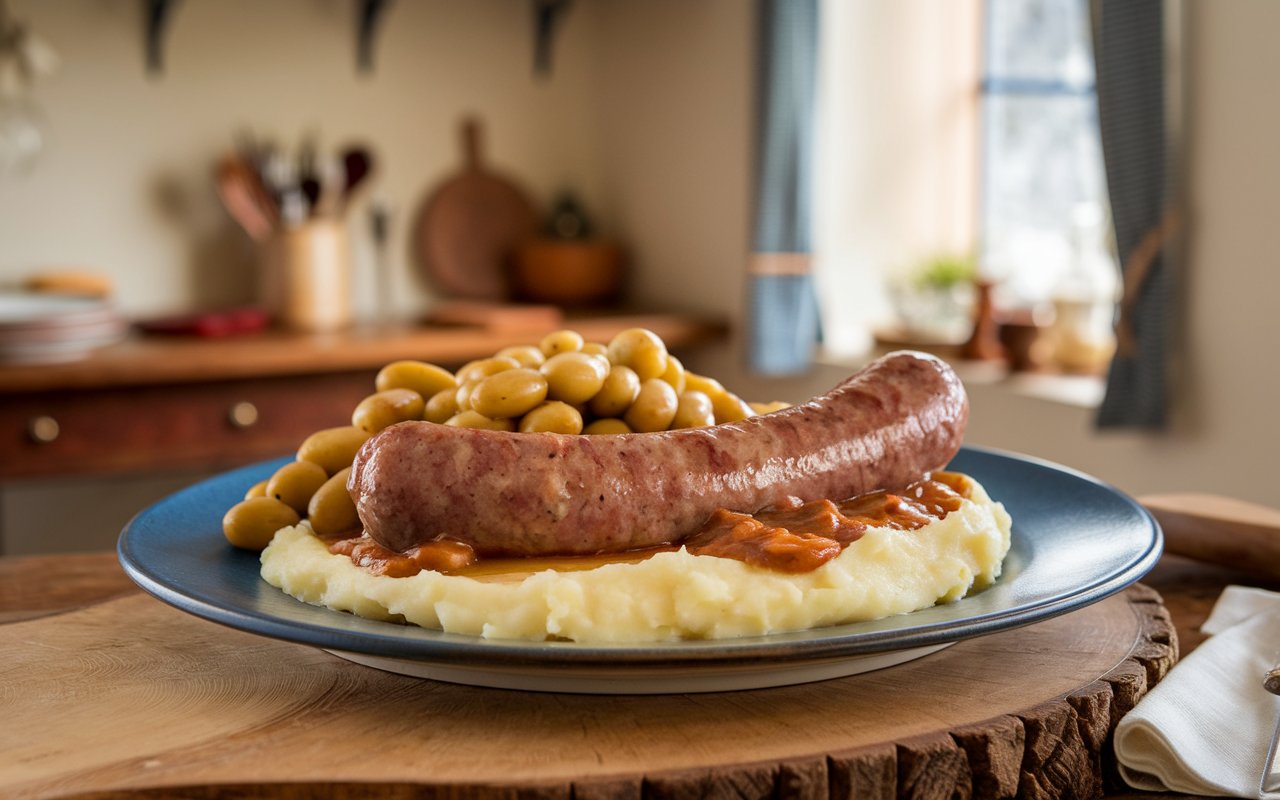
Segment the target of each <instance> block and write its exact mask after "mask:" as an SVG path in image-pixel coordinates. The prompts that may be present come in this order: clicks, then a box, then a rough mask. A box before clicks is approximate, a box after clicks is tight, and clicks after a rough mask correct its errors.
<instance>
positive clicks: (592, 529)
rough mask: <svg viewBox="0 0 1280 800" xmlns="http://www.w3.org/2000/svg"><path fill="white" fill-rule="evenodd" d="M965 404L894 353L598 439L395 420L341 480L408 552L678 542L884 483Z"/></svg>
mask: <svg viewBox="0 0 1280 800" xmlns="http://www.w3.org/2000/svg"><path fill="white" fill-rule="evenodd" d="M968 416H969V402H968V397H967V396H966V394H965V391H964V387H963V386H962V385H961V383H960V380H959V379H958V378H957V377H956V375H955V373H954V372H953V371H952V370H951V368H950V367H949V366H947V364H946V363H945V362H943V361H941V360H939V359H937V358H934V357H933V356H929V355H925V354H923V353H914V352H898V353H891V354H889V355H887V356H885V357H883V358H881V359H879V360H877V361H875V362H873V363H872V364H870V365H868V366H867V367H866V368H865V369H863V370H861V371H859V372H858V373H856V374H855V375H853V376H852V377H850V378H849V379H847V380H846V381H844V382H843V383H841V384H840V385H839V386H837V387H836V388H835V389H833V390H831V391H830V392H829V393H827V394H825V395H822V396H821V397H817V398H815V399H813V400H810V401H809V402H807V403H804V404H802V405H796V406H792V407H790V408H786V409H783V410H781V411H775V412H773V413H770V414H764V415H761V416H757V417H751V418H749V419H745V420H743V421H741V422H733V423H725V424H722V425H716V426H714V427H708V428H688V429H683V430H676V431H668V432H664V433H633V434H618V435H606V436H582V435H563V434H555V433H508V432H503V431H488V430H475V429H468V428H454V427H450V426H445V425H437V424H435V423H431V422H403V423H400V424H398V425H393V426H391V427H389V428H387V429H386V430H384V431H383V432H382V433H380V434H378V435H377V436H375V437H373V438H372V439H370V440H369V441H368V442H366V443H365V445H364V447H363V448H361V450H360V452H359V454H358V455H357V456H356V460H355V465H354V468H353V469H352V472H351V480H350V483H349V484H348V488H349V489H350V491H351V494H352V497H353V498H354V499H355V502H356V508H357V509H358V511H359V514H360V519H361V520H362V521H363V523H364V527H365V530H366V531H367V532H368V533H369V535H370V536H372V537H373V538H374V539H375V540H377V541H378V542H379V543H381V544H382V545H384V546H386V547H389V548H392V549H394V550H405V549H408V548H409V547H412V546H413V545H416V544H421V543H423V542H428V541H432V540H434V539H437V538H441V537H447V538H452V539H458V540H461V541H463V542H466V543H468V544H470V545H471V546H472V547H474V548H475V549H476V551H477V552H478V553H480V554H481V555H487V556H498V555H501V556H536V555H552V554H586V553H597V552H604V551H620V550H630V549H634V548H643V547H652V546H656V545H661V544H667V543H672V542H678V541H680V540H681V539H682V538H683V537H685V536H688V535H689V534H691V533H693V532H694V531H696V530H697V529H698V528H699V527H700V526H701V525H702V524H703V523H704V522H705V521H706V519H707V518H708V517H709V516H710V515H711V513H712V512H714V511H715V510H716V509H717V508H722V507H723V508H729V509H731V510H735V511H746V512H751V511H756V510H758V509H760V508H762V507H764V506H767V505H770V504H773V503H777V502H779V501H782V500H784V499H785V498H787V497H799V498H800V499H802V500H816V499H820V498H824V497H826V498H832V499H843V498H846V497H851V496H853V495H857V494H861V493H863V492H868V491H874V490H876V489H894V488H900V487H902V486H905V485H906V484H908V483H910V482H912V481H914V480H917V479H919V478H920V477H921V476H922V475H923V474H924V473H925V472H928V471H932V470H935V469H939V468H941V467H943V466H945V465H946V464H947V462H948V461H950V460H951V457H952V456H953V455H955V453H956V452H957V451H958V450H959V448H960V441H961V438H962V437H963V434H964V428H965V424H966V422H967V421H968Z"/></svg>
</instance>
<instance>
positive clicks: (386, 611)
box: [262, 481, 1011, 643]
mask: <svg viewBox="0 0 1280 800" xmlns="http://www.w3.org/2000/svg"><path fill="white" fill-rule="evenodd" d="M1010 526H1011V523H1010V519H1009V515H1008V514H1007V513H1006V512H1005V510H1004V507H1003V506H1002V505H1000V504H999V503H996V502H994V501H992V500H991V498H990V497H988V496H987V493H986V491H985V490H984V489H983V488H982V487H981V486H980V485H978V483H977V482H976V481H972V489H971V492H970V497H969V499H967V500H965V501H964V502H963V503H962V505H961V507H960V509H959V510H957V511H953V512H952V513H950V514H948V515H947V516H946V518H945V519H941V520H936V521H934V522H932V523H930V524H928V525H926V526H925V527H924V528H921V529H919V530H915V531H898V530H891V529H886V528H869V529H868V530H867V531H866V533H865V535H863V536H862V538H860V539H858V540H857V541H855V542H854V543H853V544H851V545H849V546H848V547H847V548H845V550H844V552H842V553H841V554H840V555H839V556H838V557H837V558H835V559H833V560H831V561H829V562H828V563H826V564H824V565H823V566H821V567H819V568H818V569H816V570H814V571H812V572H807V573H802V574H787V573H781V572H775V571H771V570H768V569H763V568H760V567H755V566H751V565H748V564H745V563H743V562H741V561H736V560H733V559H727V558H716V557H713V556H695V555H693V554H691V553H689V552H687V551H686V550H684V549H683V548H682V549H680V550H678V551H672V552H663V553H658V554H657V555H654V556H652V557H651V558H649V559H647V560H645V561H641V562H637V563H617V564H606V565H604V566H599V567H596V568H594V569H589V570H580V571H566V572H556V571H554V570H544V571H542V572H536V573H533V574H531V575H528V576H526V577H524V578H523V579H520V580H515V581H511V580H506V581H503V580H492V579H488V580H486V579H484V578H474V577H466V576H460V575H443V574H440V573H437V572H425V571H424V572H421V573H418V574H417V575H413V576H411V577H406V578H391V577H385V576H377V575H373V574H371V573H370V572H368V571H366V570H364V569H361V568H360V567H358V566H355V565H354V564H352V563H351V559H350V558H348V557H346V556H343V555H335V554H332V553H330V552H329V551H328V549H327V547H326V546H325V544H324V543H323V542H322V541H320V540H319V539H317V538H316V537H315V536H314V535H313V534H312V533H311V530H310V528H309V527H308V526H307V524H306V523H305V522H303V523H302V524H300V525H297V526H294V527H290V528H284V529H282V530H281V531H279V532H278V533H277V534H276V535H275V538H274V539H273V540H272V542H271V544H270V545H269V546H268V547H267V548H266V550H264V551H263V553H262V577H263V578H264V579H265V580H266V581H267V582H268V583H270V584H271V585H272V586H275V587H278V588H279V589H281V590H283V591H284V592H286V593H288V594H290V595H292V596H293V597H296V598H297V599H299V600H302V601H305V602H307V603H312V604H315V605H321V606H327V607H329V608H332V609H335V610H339V611H349V612H351V613H354V614H358V615H359V616H362V617H368V618H370V619H378V620H388V621H394V622H409V623H412V624H415V625H420V626H422V627H425V628H436V629H439V630H444V631H448V632H451V633H461V634H470V635H474V636H481V637H484V638H489V639H531V640H543V639H548V638H558V639H569V640H573V641H578V642H596V643H606V642H614V643H637V642H655V641H669V640H676V639H725V638H731V637H737V636H753V635H760V634H768V633H777V632H782V631H794V630H803V629H807V628H815V627H820V626H824V625H835V624H839V623H845V622H858V621H865V620H872V619H879V618H881V617H887V616H891V615H894V614H905V613H907V612H911V611H917V610H919V609H922V608H928V607H929V606H932V605H935V604H936V603H946V602H951V601H953V600H957V599H959V598H961V597H963V596H964V595H965V594H966V593H967V592H968V591H970V589H973V588H981V587H983V586H986V585H988V584H990V583H991V582H993V581H994V580H995V579H996V578H998V577H999V576H1000V568H1001V564H1002V563H1003V560H1004V557H1005V554H1006V553H1007V552H1008V550H1009V535H1010Z"/></svg>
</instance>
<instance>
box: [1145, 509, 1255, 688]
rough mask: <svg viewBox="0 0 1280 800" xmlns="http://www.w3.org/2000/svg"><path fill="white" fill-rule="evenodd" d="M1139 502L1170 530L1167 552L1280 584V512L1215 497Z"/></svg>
mask: <svg viewBox="0 0 1280 800" xmlns="http://www.w3.org/2000/svg"><path fill="white" fill-rule="evenodd" d="M1138 502H1140V503H1142V505H1144V506H1146V507H1147V510H1149V511H1150V512H1151V513H1152V515H1154V516H1155V518H1156V521H1157V522H1159V523H1160V527H1161V528H1162V529H1163V530H1164V536H1165V552H1168V553H1175V554H1177V555H1180V556H1186V557H1187V558H1192V559H1195V560H1196V561H1203V562H1206V563H1210V564H1217V565H1219V566H1223V567H1229V568H1231V569H1234V570H1238V571H1240V572H1244V573H1247V574H1249V575H1252V576H1254V577H1258V578H1263V579H1266V580H1273V581H1280V510H1277V509H1274V508H1269V507H1267V506H1260V505H1255V504H1253V503H1248V502H1245V501H1243V500H1235V499H1232V498H1228V497H1222V496H1220V495H1211V494H1190V493H1183V494H1159V495H1146V496H1144V497H1140V498H1138ZM1278 680H1280V678H1278Z"/></svg>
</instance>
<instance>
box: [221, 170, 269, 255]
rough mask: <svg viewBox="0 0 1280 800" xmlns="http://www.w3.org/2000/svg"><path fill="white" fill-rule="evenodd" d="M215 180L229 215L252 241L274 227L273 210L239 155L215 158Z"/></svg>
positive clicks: (263, 235) (261, 237) (261, 239)
mask: <svg viewBox="0 0 1280 800" xmlns="http://www.w3.org/2000/svg"><path fill="white" fill-rule="evenodd" d="M215 182H216V184H217V188H218V196H219V197H220V198H221V199H222V205H223V206H224V207H225V208H226V209H227V212H228V213H230V214H231V216H232V218H233V219H235V221H236V222H238V223H239V224H240V227H242V228H244V230H245V232H246V233H248V234H249V236H250V237H251V238H252V239H253V240H254V241H258V242H261V241H265V240H266V239H267V237H269V236H270V235H271V231H272V230H273V229H274V228H275V219H274V210H273V209H272V208H270V207H268V206H267V205H266V203H267V202H268V201H267V199H266V198H265V197H264V196H262V195H261V193H260V191H259V189H258V188H257V187H258V181H257V178H256V177H255V174H254V172H253V170H252V168H251V167H249V165H248V164H247V163H246V162H245V161H244V160H243V159H241V158H240V157H239V156H226V157H224V158H223V159H222V160H220V161H219V162H218V166H217V170H216V173H215Z"/></svg>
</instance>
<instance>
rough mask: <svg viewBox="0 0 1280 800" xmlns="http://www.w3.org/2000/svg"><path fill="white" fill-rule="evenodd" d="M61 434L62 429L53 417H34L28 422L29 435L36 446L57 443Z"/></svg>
mask: <svg viewBox="0 0 1280 800" xmlns="http://www.w3.org/2000/svg"><path fill="white" fill-rule="evenodd" d="M60 433H62V428H61V427H60V426H59V425H58V421H57V420H56V419H54V418H53V417H49V416H44V415H41V416H38V417H32V418H31V419H30V421H28V422H27V435H28V436H30V437H31V441H33V442H35V443H36V444H51V443H52V442H55V441H57V439H58V434H60Z"/></svg>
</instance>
